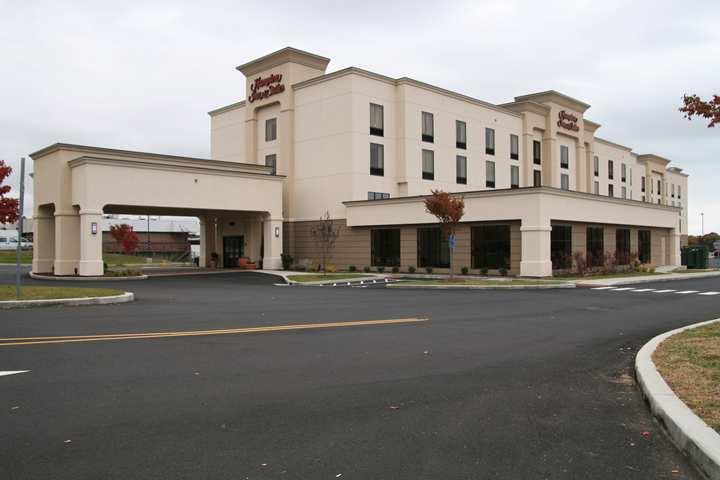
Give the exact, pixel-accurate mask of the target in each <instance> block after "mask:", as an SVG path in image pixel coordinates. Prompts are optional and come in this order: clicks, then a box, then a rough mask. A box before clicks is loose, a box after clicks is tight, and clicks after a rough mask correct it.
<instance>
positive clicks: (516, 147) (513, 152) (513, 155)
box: [510, 134, 520, 160]
mask: <svg viewBox="0 0 720 480" xmlns="http://www.w3.org/2000/svg"><path fill="white" fill-rule="evenodd" d="M519 158H520V143H519V142H518V136H517V135H513V134H510V159H511V160H517V159H519Z"/></svg>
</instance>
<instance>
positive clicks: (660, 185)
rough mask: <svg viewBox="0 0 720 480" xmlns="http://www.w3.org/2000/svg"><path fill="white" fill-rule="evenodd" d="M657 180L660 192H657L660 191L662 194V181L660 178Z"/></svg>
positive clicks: (659, 193)
mask: <svg viewBox="0 0 720 480" xmlns="http://www.w3.org/2000/svg"><path fill="white" fill-rule="evenodd" d="M657 182H658V192H657V193H658V195H662V183H660V180H658V181H657Z"/></svg>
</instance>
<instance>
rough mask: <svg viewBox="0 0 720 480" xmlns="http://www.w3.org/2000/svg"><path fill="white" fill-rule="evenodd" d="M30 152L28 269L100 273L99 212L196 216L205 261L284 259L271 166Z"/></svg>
mask: <svg viewBox="0 0 720 480" xmlns="http://www.w3.org/2000/svg"><path fill="white" fill-rule="evenodd" d="M31 157H32V158H33V160H34V162H35V169H34V170H35V173H34V177H33V180H34V195H35V212H34V216H33V217H34V236H35V239H34V243H35V248H34V253H33V265H32V271H33V272H34V273H54V274H55V275H81V276H95V275H102V274H103V261H102V232H101V231H100V220H101V218H102V215H103V214H104V213H109V214H112V213H123V214H137V215H175V216H196V217H198V218H199V219H200V265H201V266H203V267H214V266H219V267H222V266H235V265H237V259H239V258H240V257H243V256H244V257H247V258H249V260H250V261H251V262H254V263H256V264H261V265H262V267H263V268H265V269H279V268H280V266H281V261H280V253H281V252H282V184H283V178H284V177H282V176H278V175H272V172H271V168H270V167H265V166H263V165H255V164H244V163H236V162H222V161H216V160H206V159H198V158H189V157H178V156H172V155H160V154H153V153H146V152H134V151H125V150H113V149H106V148H96V147H87V146H81V145H68V144H54V145H51V146H49V147H47V148H44V149H42V150H40V151H38V152H35V153H33V154H32V155H31Z"/></svg>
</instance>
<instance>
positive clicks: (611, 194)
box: [608, 183, 615, 197]
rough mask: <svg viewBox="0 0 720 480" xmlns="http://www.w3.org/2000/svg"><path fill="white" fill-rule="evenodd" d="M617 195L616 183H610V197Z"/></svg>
mask: <svg viewBox="0 0 720 480" xmlns="http://www.w3.org/2000/svg"><path fill="white" fill-rule="evenodd" d="M614 196H615V185H613V184H612V183H611V184H610V185H608V197H614Z"/></svg>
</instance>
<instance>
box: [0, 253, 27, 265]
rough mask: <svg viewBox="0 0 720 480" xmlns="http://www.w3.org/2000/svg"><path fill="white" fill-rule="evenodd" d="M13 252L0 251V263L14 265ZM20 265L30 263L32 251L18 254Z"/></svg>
mask: <svg viewBox="0 0 720 480" xmlns="http://www.w3.org/2000/svg"><path fill="white" fill-rule="evenodd" d="M15 255H16V254H15V250H0V263H15ZM20 263H32V250H23V251H22V252H21V253H20Z"/></svg>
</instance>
